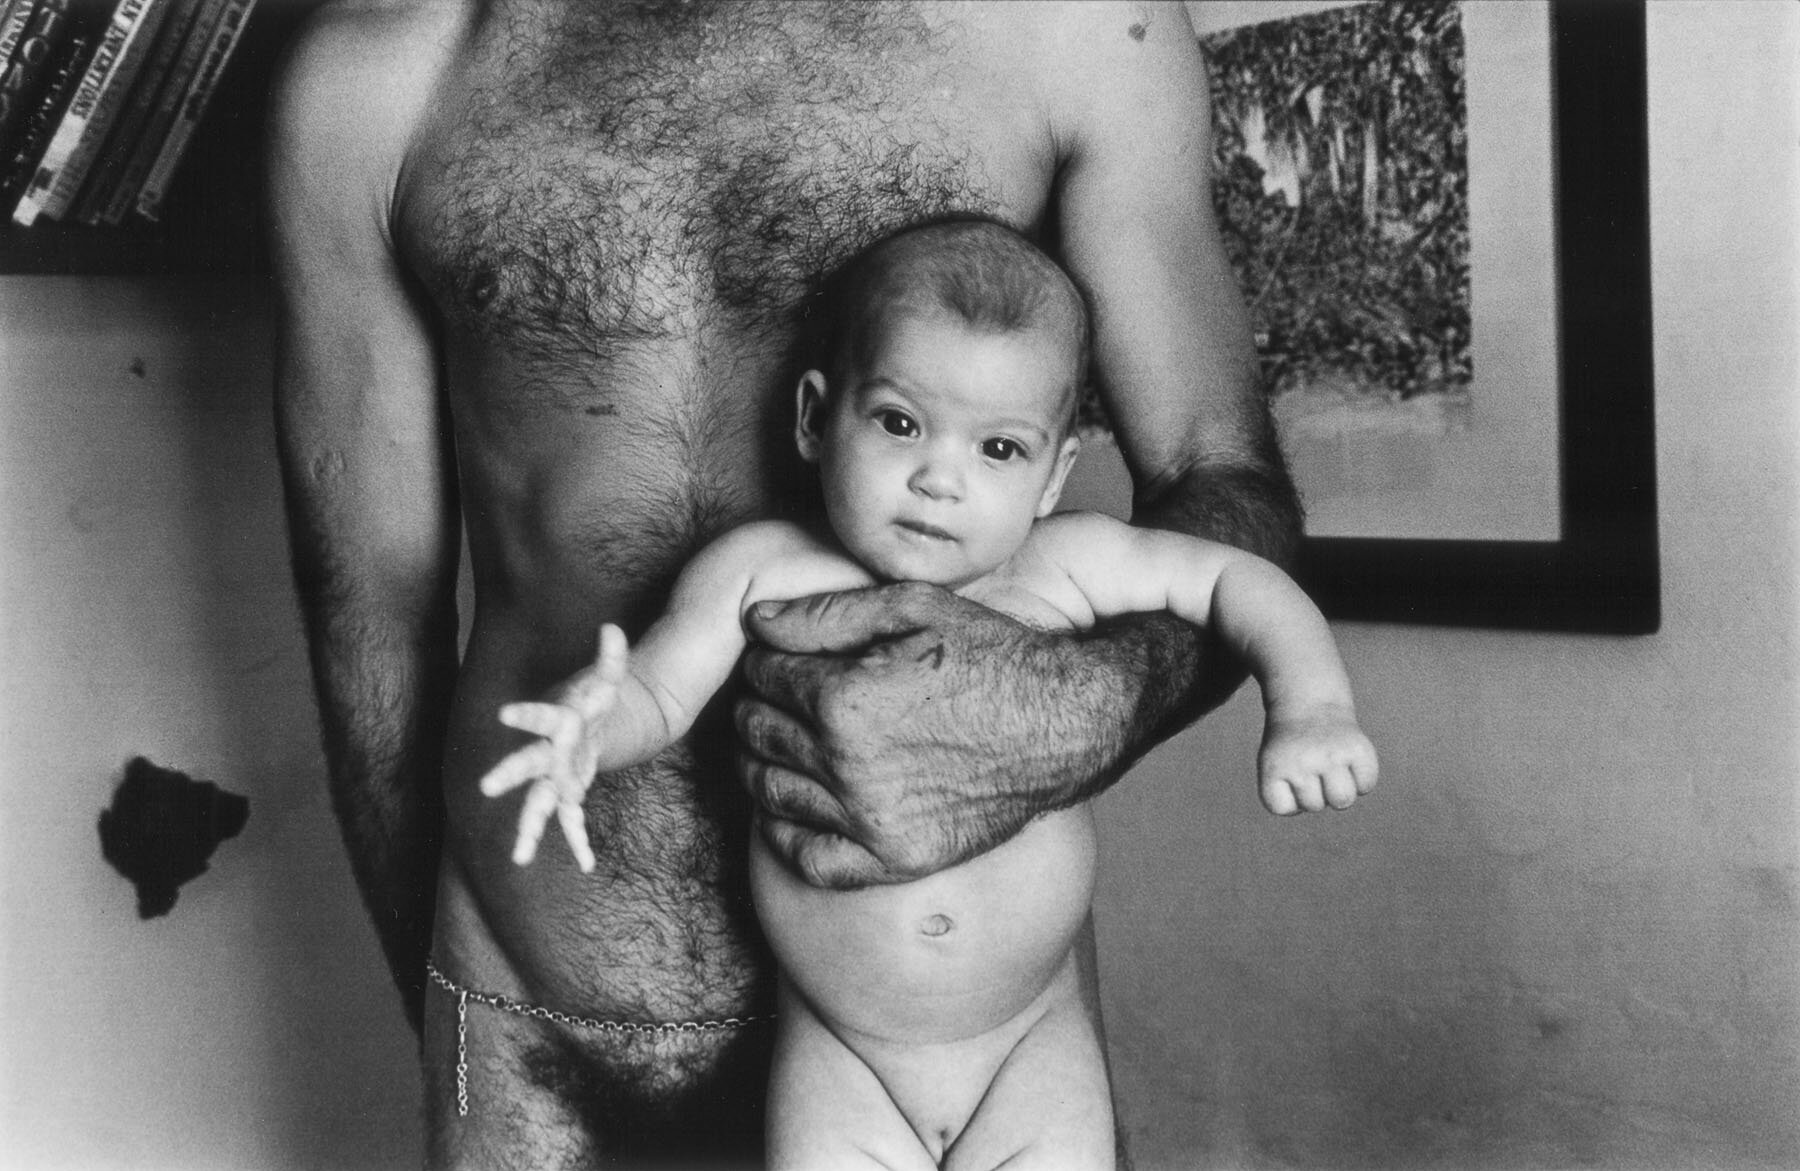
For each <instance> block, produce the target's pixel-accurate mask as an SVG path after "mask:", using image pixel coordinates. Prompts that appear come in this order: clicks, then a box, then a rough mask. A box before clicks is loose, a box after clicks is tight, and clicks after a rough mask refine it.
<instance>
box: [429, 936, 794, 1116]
mask: <svg viewBox="0 0 1800 1171" xmlns="http://www.w3.org/2000/svg"><path fill="white" fill-rule="evenodd" d="M425 972H426V974H427V975H429V976H430V977H431V978H432V980H433V981H435V982H436V983H437V985H438V986H439V987H441V988H442V989H443V990H444V991H446V992H448V993H449V994H450V995H452V996H454V997H456V1113H457V1115H458V1116H460V1117H467V1116H468V1113H469V1001H471V1000H473V1001H474V1002H475V1003H477V1004H485V1005H487V1006H488V1007H489V1008H497V1009H499V1010H500V1011H501V1012H509V1013H512V1014H513V1015H514V1016H523V1017H532V1018H534V1019H536V1020H540V1021H551V1022H553V1023H555V1024H559V1025H566V1026H567V1027H569V1028H572V1029H588V1030H590V1031H592V1032H598V1033H616V1034H622V1035H628V1036H653V1037H654V1036H668V1035H670V1034H674V1033H715V1032H720V1031H722V1030H725V1029H741V1028H743V1027H744V1026H746V1025H758V1024H762V1023H763V1022H765V1021H772V1020H774V1019H775V1014H774V1013H756V1014H747V1015H745V1016H728V1017H720V1018H718V1019H715V1020H704V1021H621V1020H608V1019H603V1018H600V1017H590V1016H576V1015H575V1014H573V1013H567V1012H558V1011H557V1010H556V1009H554V1008H545V1007H543V1006H542V1005H539V1004H526V1003H525V1002H524V1001H522V1000H514V999H513V998H512V997H510V996H501V995H499V994H498V993H494V992H477V991H475V990H474V989H472V988H464V987H463V986H462V985H461V984H458V983H457V982H456V981H454V980H452V979H451V978H450V977H448V976H446V975H444V973H442V972H440V971H438V969H437V965H436V964H434V963H432V962H431V961H430V960H426V961H425Z"/></svg>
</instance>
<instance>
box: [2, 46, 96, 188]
mask: <svg viewBox="0 0 1800 1171" xmlns="http://www.w3.org/2000/svg"><path fill="white" fill-rule="evenodd" d="M92 48H93V41H92V38H90V37H88V36H87V35H86V34H79V35H77V36H76V37H75V38H74V39H73V40H71V41H69V42H68V43H67V44H65V45H63V46H62V47H61V49H60V51H59V52H58V54H57V56H56V57H55V59H54V61H53V63H52V64H51V66H50V69H51V74H50V78H49V82H48V84H47V85H46V86H45V87H44V91H43V93H42V94H41V95H40V96H39V98H38V107H37V109H35V110H33V111H32V112H31V113H30V114H28V115H27V116H26V118H25V120H24V121H23V122H22V123H20V126H19V134H18V138H17V141H16V143H15V144H14V147H13V149H12V151H11V155H10V158H8V159H7V162H6V167H5V171H4V172H3V173H0V208H11V207H12V206H13V204H14V203H15V202H16V201H17V200H18V198H19V196H20V195H21V194H23V193H24V190H25V185H26V184H28V183H30V182H31V176H32V175H33V174H35V173H36V171H37V161H38V158H39V157H40V156H41V155H42V154H43V152H44V147H45V146H46V145H48V144H49V142H50V136H51V134H53V133H54V132H55V130H56V124H57V121H58V120H59V119H60V118H61V117H62V112H63V110H65V109H66V108H68V105H69V102H70V101H71V100H72V99H73V98H74V96H75V88H76V87H77V86H78V85H80V84H81V75H82V71H83V70H84V69H85V68H86V67H87V57H88V51H89V50H90V49H92Z"/></svg>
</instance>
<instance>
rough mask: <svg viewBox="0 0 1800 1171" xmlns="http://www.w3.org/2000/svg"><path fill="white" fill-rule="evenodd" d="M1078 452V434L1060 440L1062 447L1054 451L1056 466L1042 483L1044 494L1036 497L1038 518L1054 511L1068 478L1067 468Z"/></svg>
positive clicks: (1072, 464) (1073, 463)
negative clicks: (1044, 482) (1045, 482)
mask: <svg viewBox="0 0 1800 1171" xmlns="http://www.w3.org/2000/svg"><path fill="white" fill-rule="evenodd" d="M1080 452H1081V437H1080V436H1078V435H1070V436H1069V437H1068V438H1067V439H1065V440H1063V441H1062V447H1061V448H1060V449H1059V450H1058V451H1057V453H1056V467H1055V468H1053V469H1051V472H1050V482H1049V483H1048V484H1045V485H1044V494H1043V495H1042V496H1040V497H1039V498H1038V508H1037V514H1038V519H1040V520H1041V519H1043V518H1044V517H1046V516H1049V515H1050V514H1051V513H1052V512H1055V511H1056V502H1057V501H1059V500H1061V499H1062V491H1063V485H1064V484H1066V483H1068V480H1069V469H1070V468H1072V467H1074V466H1075V457H1076V456H1077V455H1078V454H1080Z"/></svg>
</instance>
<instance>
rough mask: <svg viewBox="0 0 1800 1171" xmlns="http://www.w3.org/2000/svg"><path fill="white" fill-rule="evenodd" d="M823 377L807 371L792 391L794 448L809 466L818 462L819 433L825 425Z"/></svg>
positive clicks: (814, 371)
mask: <svg viewBox="0 0 1800 1171" xmlns="http://www.w3.org/2000/svg"><path fill="white" fill-rule="evenodd" d="M827 393H828V391H827V389H826V386H825V376H824V375H823V374H821V373H819V372H818V371H817V370H808V371H807V372H806V373H805V374H802V375H801V376H800V385H799V386H798V387H797V388H796V389H795V391H794V446H795V447H797V448H799V449H800V458H801V459H803V460H805V461H806V462H807V463H809V464H815V463H818V462H819V433H820V431H821V430H822V429H823V427H824V425H825V403H826V397H825V396H826V394H827Z"/></svg>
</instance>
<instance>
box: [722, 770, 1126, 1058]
mask: <svg viewBox="0 0 1800 1171" xmlns="http://www.w3.org/2000/svg"><path fill="white" fill-rule="evenodd" d="M752 839H753V840H752V842H751V848H750V858H751V861H750V878H751V889H752V892H753V893H754V895H755V897H756V909H757V915H758V917H759V918H760V920H761V922H762V926H763V930H764V931H765V932H766V933H767V935H768V938H769V943H770V945H771V946H772V947H773V948H774V951H775V955H776V958H777V959H778V960H779V961H780V962H781V966H782V970H783V972H784V973H785V974H786V976H787V978H788V979H789V981H791V982H792V983H793V985H794V986H795V987H796V988H797V989H798V990H799V991H800V993H801V994H802V995H804V996H805V997H806V998H807V1000H808V1001H809V1002H810V1003H811V1004H812V1006H813V1008H814V1010H815V1011H816V1012H817V1013H818V1014H819V1015H820V1017H822V1018H823V1019H824V1020H825V1021H826V1022H827V1023H828V1024H830V1025H832V1026H833V1027H836V1028H847V1029H851V1030H855V1031H857V1032H861V1033H863V1034H866V1035H868V1036H872V1037H878V1038H883V1039H887V1040H893V1041H901V1042H910V1043H915V1044H918V1043H930V1042H938V1041H950V1040H956V1039H959V1038H963V1037H970V1036H974V1035H976V1034H978V1033H981V1032H985V1031H986V1030H988V1029H991V1028H993V1027H994V1026H996V1025H998V1024H1000V1023H1002V1022H1003V1021H1006V1020H1009V1019H1011V1018H1012V1017H1013V1016H1015V1015H1017V1014H1018V1013H1020V1012H1022V1011H1023V1010H1024V1009H1025V1008H1026V1007H1028V1006H1029V1005H1030V1004H1031V1002H1032V1000H1033V999H1034V998H1035V997H1036V996H1037V995H1038V993H1040V992H1041V991H1043V989H1044V988H1045V987H1046V986H1047V985H1048V984H1049V982H1050V980H1051V979H1052V978H1053V977H1054V976H1055V975H1056V973H1057V971H1058V969H1059V968H1060V967H1061V965H1062V964H1063V962H1064V960H1065V958H1066V957H1067V956H1068V953H1069V949H1070V947H1071V946H1072V945H1073V943H1074V940H1075V937H1076V935H1077V933H1078V932H1079V931H1080V929H1081V926H1082V924H1083V923H1084V921H1085V920H1086V918H1087V913H1088V905H1089V902H1090V900H1091V898H1092V895H1093V889H1094V857H1095V842H1094V823H1093V816H1092V814H1091V813H1089V811H1088V809H1087V807H1086V806H1079V807H1077V808H1074V809H1068V810H1063V811H1061V812H1058V813H1053V814H1048V815H1046V816H1044V817H1041V818H1039V819H1038V820H1036V821H1034V822H1032V823H1031V824H1030V825H1029V826H1027V827H1026V828H1025V829H1024V830H1023V831H1022V832H1020V834H1019V835H1018V836H1017V837H1015V838H1013V839H1012V840H1011V841H1009V842H1006V843H1005V844H1003V845H1001V846H999V847H996V848H995V849H993V850H990V851H989V852H988V853H986V854H983V855H981V856H980V857H978V858H975V859H973V860H971V861H969V862H966V863H964V864H963V865H961V866H957V867H953V868H952V869H950V870H946V871H943V872H941V873H938V874H934V875H932V876H930V877H929V878H923V879H920V880H919V881H917V882H911V883H905V884H902V885H898V886H879V887H870V888H867V889H865V890H856V891H830V890H821V889H819V888H818V887H814V886H809V885H807V884H806V883H805V882H803V881H801V880H800V879H799V878H797V877H796V876H795V875H794V874H793V873H792V872H791V871H789V870H787V869H786V868H785V867H784V866H782V864H781V863H780V862H778V861H777V860H776V859H775V857H774V855H773V854H771V853H770V851H769V850H768V847H767V846H766V845H764V844H763V842H762V839H761V836H760V835H757V834H753V835H752Z"/></svg>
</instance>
